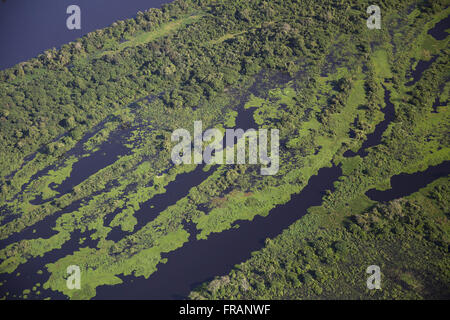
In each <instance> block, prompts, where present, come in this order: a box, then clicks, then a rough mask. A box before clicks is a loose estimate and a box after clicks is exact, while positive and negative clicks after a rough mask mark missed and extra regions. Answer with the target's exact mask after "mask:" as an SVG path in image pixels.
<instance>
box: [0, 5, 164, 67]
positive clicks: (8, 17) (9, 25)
mask: <svg viewBox="0 0 450 320" xmlns="http://www.w3.org/2000/svg"><path fill="white" fill-rule="evenodd" d="M169 2H171V1H170V0H38V1H36V0H2V1H0V41H1V49H0V69H6V68H9V67H12V66H13V65H15V64H16V63H19V62H22V61H25V60H28V59H30V58H33V57H35V56H37V55H38V54H40V53H42V52H43V51H45V50H47V49H50V48H53V47H56V48H59V47H60V46H61V45H63V44H64V43H67V42H70V41H73V40H75V39H77V38H80V37H81V36H83V35H85V34H86V33H89V32H91V31H94V30H97V29H100V28H104V27H107V26H109V25H111V24H112V23H113V22H114V21H117V20H123V19H128V18H133V17H135V16H136V13H137V12H138V11H144V10H147V9H149V8H159V7H161V5H162V4H164V3H169ZM72 4H74V5H78V6H79V7H80V9H81V30H69V29H67V27H66V20H67V18H68V17H69V15H68V14H67V13H66V9H67V7H68V6H69V5H72Z"/></svg>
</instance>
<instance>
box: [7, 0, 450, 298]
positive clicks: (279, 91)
mask: <svg viewBox="0 0 450 320" xmlns="http://www.w3.org/2000/svg"><path fill="white" fill-rule="evenodd" d="M370 4H371V3H369V2H368V1H360V0H358V1H347V0H340V1H335V0H329V1H327V0H323V1H295V0H289V1H286V0H283V1H281V0H280V1H264V0H252V1H231V0H220V1H219V0H214V1H213V0H205V1H203V0H176V1H174V2H173V3H170V4H168V5H164V6H163V7H162V8H161V9H149V10H148V11H145V12H139V13H137V16H136V18H134V19H129V20H125V21H118V22H116V23H113V24H112V25H111V26H110V27H108V28H105V29H101V30H97V31H95V32H91V33H89V34H87V35H86V36H84V37H82V38H81V39H78V40H77V41H75V42H72V43H69V44H65V45H63V46H62V47H61V48H60V49H52V50H47V51H46V52H44V53H43V54H41V55H39V56H38V57H36V58H34V59H31V60H29V61H25V62H22V63H19V64H17V65H16V66H14V67H12V68H9V69H7V70H3V71H0V153H1V155H2V156H1V158H0V170H1V175H0V179H1V181H0V185H1V190H0V191H1V193H0V210H1V213H2V214H1V216H0V223H1V225H0V281H1V286H0V293H1V294H2V295H3V297H4V298H47V297H57V298H60V297H69V298H71V299H89V298H93V297H95V296H96V294H97V288H100V287H104V286H105V285H108V286H113V285H120V284H121V283H122V282H123V280H122V276H129V275H133V276H134V277H144V278H148V277H149V276H150V275H152V274H154V273H157V269H158V266H159V265H160V264H161V263H166V260H167V259H166V258H164V255H165V254H166V253H168V252H172V251H175V250H182V249H183V246H184V245H185V244H186V243H187V242H189V241H191V240H190V237H191V236H193V237H194V238H195V239H199V240H200V239H202V241H207V239H208V237H209V236H210V235H211V234H213V233H221V232H223V231H226V230H229V229H231V228H234V227H236V224H239V221H252V220H253V219H254V218H255V217H256V216H267V215H269V214H270V211H271V210H272V209H273V208H275V207H277V206H279V205H282V204H284V203H286V202H288V201H289V200H290V199H291V197H293V196H295V195H296V194H298V193H299V192H301V191H302V190H303V189H304V188H305V187H306V186H307V185H308V181H309V180H310V178H311V177H312V176H314V175H316V174H317V172H318V171H319V169H321V168H324V167H331V166H333V165H334V166H337V167H339V168H341V170H342V175H341V176H340V178H339V179H338V181H337V182H335V183H334V190H328V192H326V195H325V196H324V197H323V203H322V204H321V205H320V206H315V207H312V208H310V209H309V210H308V214H307V215H305V216H304V217H302V218H301V219H299V220H298V221H297V222H295V223H294V224H293V225H292V226H290V227H289V228H288V229H286V230H285V231H284V232H283V233H282V234H281V235H279V236H277V237H275V238H273V239H267V240H266V242H265V246H264V248H262V249H261V250H260V251H257V252H254V253H252V256H251V257H250V254H249V258H250V259H249V260H248V261H246V262H243V263H242V264H239V265H236V266H235V267H234V269H233V270H231V271H230V274H229V275H217V276H218V277H217V278H216V279H214V280H212V281H209V282H207V283H205V284H203V285H201V286H200V287H199V288H197V289H195V290H194V291H193V292H191V294H190V297H191V298H207V299H208V298H237V299H240V298H249V299H259V298H276V299H284V298H289V299H294V298H295V299H304V298H430V297H432V298H436V297H437V298H442V297H444V298H448V296H449V292H450V290H449V284H450V270H449V265H450V264H449V252H448V250H449V241H450V239H449V223H448V214H449V210H448V209H449V198H448V195H449V194H448V186H449V185H448V178H447V177H443V178H441V179H439V180H436V181H435V182H433V183H432V184H430V185H429V186H427V187H426V188H424V189H421V190H420V191H418V192H416V193H413V194H412V195H410V196H406V197H402V198H400V199H395V200H391V201H388V202H377V201H373V200H371V199H370V198H369V197H367V196H366V195H365V194H366V192H367V191H368V190H370V189H375V188H376V189H379V190H386V189H389V188H390V179H391V178H392V177H393V176H395V175H399V174H401V173H409V174H412V173H414V172H417V171H424V170H425V169H426V168H427V167H429V166H436V165H439V164H441V163H443V162H444V161H448V160H450V149H449V135H448V132H449V127H448V124H449V111H448V104H447V102H448V94H449V89H450V87H449V85H448V70H449V65H448V64H449V62H448V53H449V52H448V51H449V46H448V39H447V38H445V39H443V40H438V39H436V38H434V37H433V36H432V35H430V34H429V33H428V31H429V30H430V29H432V28H433V27H434V26H435V25H436V24H437V23H438V22H439V21H441V20H443V19H445V18H446V17H447V16H448V15H449V13H450V9H449V8H448V1H445V0H442V1H397V0H395V1H394V0H392V1H387V0H386V1H381V2H380V7H381V10H382V17H383V18H382V28H381V29H379V30H371V29H368V28H367V27H366V20H367V18H368V14H367V12H366V9H367V7H368V6H369V5H370ZM432 59H433V62H432V63H431V64H430V66H429V67H428V68H427V69H426V70H423V72H422V73H421V74H420V77H419V76H418V75H417V74H416V72H415V71H416V70H417V69H418V67H417V66H418V63H419V62H420V61H431V60H432ZM412 78H413V79H412ZM411 79H412V80H414V81H412V82H411ZM411 83H412V84H411ZM386 97H388V99H387V98H386ZM435 101H438V102H439V103H437V104H436V103H435ZM390 104H392V105H393V108H394V109H393V110H394V111H393V119H390V122H389V123H388V125H387V128H386V130H384V132H383V133H382V135H381V136H380V141H378V143H377V144H376V145H373V146H370V147H369V148H367V149H366V148H364V150H365V152H366V154H360V153H359V150H360V149H361V148H363V146H364V142H365V141H366V140H368V139H369V137H370V136H371V135H372V134H374V132H376V129H377V127H378V125H379V124H380V123H382V122H383V120H384V119H385V117H386V114H387V113H386V112H387V111H386V110H387V108H389V105H390ZM249 110H250V111H252V119H253V121H254V123H255V125H256V126H257V127H258V128H268V129H273V128H276V129H279V131H280V144H281V146H280V170H279V172H278V173H277V174H276V175H274V176H261V175H260V174H259V166H255V165H250V164H239V165H232V166H230V165H220V166H206V167H205V168H203V169H202V172H203V174H202V175H205V178H204V179H203V180H202V181H199V182H198V183H197V184H196V185H193V186H192V187H190V188H189V189H188V190H187V192H186V194H185V195H182V196H181V197H179V198H174V199H172V202H171V203H170V205H168V206H167V207H164V208H159V209H155V210H154V211H157V212H155V213H154V214H152V215H150V214H145V212H143V211H145V210H150V209H152V208H153V206H155V207H157V202H156V199H158V197H159V196H161V195H164V194H165V193H166V192H168V190H169V189H170V188H171V186H173V184H174V183H177V181H180V179H182V177H184V176H185V175H188V174H191V173H193V172H194V173H195V172H197V171H196V170H197V168H196V167H195V165H184V166H174V165H173V164H172V162H171V160H170V154H171V150H172V147H173V143H172V142H171V140H170V135H171V133H172V132H173V131H174V130H175V129H177V128H192V124H193V122H194V121H195V120H202V121H203V123H204V127H205V128H206V127H219V128H222V129H223V128H227V127H234V126H235V125H237V123H239V119H240V114H242V113H243V112H246V111H249ZM111 150H115V151H114V152H115V153H114V152H113V153H114V157H112V156H110V157H109V158H108V159H109V160H108V161H109V162H102V161H103V160H101V159H103V158H102V154H107V155H108V154H109V153H108V152H110V153H111V152H112V151H111ZM99 159H100V160H99ZM99 162H101V164H100V165H97V164H96V165H93V164H95V163H99ZM82 167H83V168H86V167H90V169H89V170H87V169H83V170H84V171H80V170H81V169H79V168H82ZM153 200H154V201H153ZM299 216H300V213H299ZM187 224H189V225H193V226H195V231H192V230H191V229H190V228H188V227H187ZM73 264H76V265H79V266H80V267H81V269H82V274H83V279H85V280H83V283H84V284H85V285H83V286H82V288H81V290H69V289H68V288H67V287H66V282H65V279H66V268H67V266H68V265H73ZM366 264H379V265H380V267H381V268H382V271H383V283H385V284H386V286H385V287H384V289H383V290H381V291H369V290H367V289H366V287H365V278H366V276H367V275H366V274H365V268H366ZM21 270H23V271H21ZM30 270H31V271H30ZM24 271H26V272H28V273H30V272H32V273H33V276H31V277H29V279H28V280H27V281H23V282H20V284H18V282H17V279H20V278H21V275H22V276H23V272H24ZM206 280H207V279H204V281H206Z"/></svg>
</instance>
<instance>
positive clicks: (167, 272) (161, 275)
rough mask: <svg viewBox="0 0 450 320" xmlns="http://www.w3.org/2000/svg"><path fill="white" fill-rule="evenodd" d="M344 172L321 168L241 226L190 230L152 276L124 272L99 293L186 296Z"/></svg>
mask: <svg viewBox="0 0 450 320" xmlns="http://www.w3.org/2000/svg"><path fill="white" fill-rule="evenodd" d="M341 173H342V171H341V169H340V168H339V167H332V168H322V169H320V170H319V172H318V174H317V175H316V176H313V177H311V179H310V180H309V182H308V184H307V186H306V187H305V188H304V189H303V190H302V191H301V192H300V193H299V194H297V195H294V196H292V198H291V200H290V201H289V202H287V203H286V204H284V205H280V206H277V207H275V208H274V209H272V210H271V211H270V213H269V215H268V216H266V217H262V216H256V217H255V218H254V219H253V220H252V221H238V222H237V223H238V224H239V228H232V229H230V230H226V231H223V232H221V233H213V234H210V235H209V236H208V239H207V240H196V239H194V237H195V233H191V239H190V241H189V242H188V243H186V244H185V245H184V246H183V247H182V248H180V249H178V250H175V251H172V252H169V253H167V254H163V258H167V260H168V261H167V263H165V264H159V265H158V271H157V272H155V273H154V274H153V275H151V276H150V277H149V278H148V279H143V278H135V277H133V276H122V277H121V278H122V279H123V280H124V283H123V284H120V285H117V286H102V287H99V288H97V296H96V299H124V298H125V299H180V298H186V297H187V296H188V294H189V292H190V291H191V290H192V289H193V288H195V287H196V286H197V285H198V284H200V283H203V282H204V281H208V280H211V279H212V278H213V277H214V276H216V275H220V274H226V273H228V272H229V271H230V270H231V268H232V267H233V266H234V265H235V264H237V263H240V262H242V261H245V260H246V259H248V258H250V256H251V252H252V251H255V250H259V249H261V248H262V247H263V246H264V240H265V239H266V238H273V237H275V236H277V235H278V234H280V233H281V232H282V231H283V229H285V228H287V227H289V225H291V224H292V223H294V222H295V221H297V220H298V219H299V218H301V217H302V216H303V215H304V214H306V210H307V209H308V208H309V207H311V206H316V205H320V204H321V202H322V197H323V195H324V193H325V191H326V190H330V189H333V183H334V181H336V180H337V179H338V178H339V176H340V175H341ZM190 228H192V227H191V226H190V227H189V229H190ZM133 279H135V280H136V281H133Z"/></svg>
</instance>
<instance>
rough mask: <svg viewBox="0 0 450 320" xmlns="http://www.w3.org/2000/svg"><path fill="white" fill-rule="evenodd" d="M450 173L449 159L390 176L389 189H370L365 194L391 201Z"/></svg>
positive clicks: (371, 197) (375, 198) (376, 199)
mask: <svg viewBox="0 0 450 320" xmlns="http://www.w3.org/2000/svg"><path fill="white" fill-rule="evenodd" d="M449 174H450V161H445V162H443V163H441V164H439V165H437V166H432V167H429V168H428V169H427V170H425V171H419V172H415V173H412V174H407V173H402V174H399V175H396V176H393V177H392V178H391V187H392V188H391V189H389V190H385V191H379V190H376V189H371V190H369V191H367V192H366V195H367V196H368V197H369V198H370V199H372V200H374V201H391V200H394V199H398V198H401V197H405V196H407V195H410V194H412V193H414V192H416V191H418V190H419V189H421V188H424V187H426V186H427V185H428V184H429V183H431V182H433V181H434V180H436V179H438V178H440V177H445V176H448V175H449Z"/></svg>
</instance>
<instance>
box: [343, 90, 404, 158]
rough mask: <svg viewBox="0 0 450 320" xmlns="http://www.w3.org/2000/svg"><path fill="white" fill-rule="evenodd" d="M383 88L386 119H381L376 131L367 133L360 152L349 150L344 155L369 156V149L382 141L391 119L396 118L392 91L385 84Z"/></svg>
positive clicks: (383, 110)
mask: <svg viewBox="0 0 450 320" xmlns="http://www.w3.org/2000/svg"><path fill="white" fill-rule="evenodd" d="M383 88H384V102H385V103H386V106H385V107H384V108H383V109H382V110H381V111H382V112H383V113H384V120H383V121H381V122H380V123H379V124H378V125H377V126H376V127H375V131H374V132H372V133H371V134H368V135H367V138H366V140H365V141H364V142H363V144H362V146H361V148H360V149H359V150H358V152H356V153H355V152H353V151H351V150H347V151H346V152H345V153H344V157H346V158H348V157H354V156H357V155H358V156H360V157H365V156H367V154H368V152H367V149H368V148H370V147H373V146H376V145H378V144H380V143H381V139H382V138H383V133H384V131H386V129H387V127H388V126H389V124H390V123H391V121H392V120H394V119H395V107H394V104H393V103H392V102H391V92H390V91H389V90H388V89H386V87H385V86H384V85H383Z"/></svg>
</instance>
